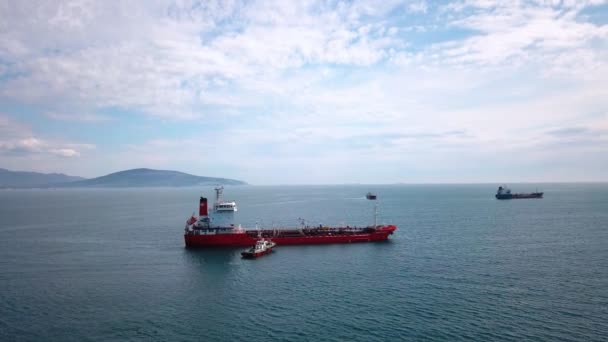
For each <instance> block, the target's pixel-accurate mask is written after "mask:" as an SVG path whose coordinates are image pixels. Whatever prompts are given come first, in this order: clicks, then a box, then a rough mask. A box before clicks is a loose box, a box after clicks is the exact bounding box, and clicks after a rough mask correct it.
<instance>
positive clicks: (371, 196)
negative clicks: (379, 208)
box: [365, 192, 377, 200]
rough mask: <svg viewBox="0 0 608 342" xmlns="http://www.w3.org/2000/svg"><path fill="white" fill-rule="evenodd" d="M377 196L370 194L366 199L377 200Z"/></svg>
mask: <svg viewBox="0 0 608 342" xmlns="http://www.w3.org/2000/svg"><path fill="white" fill-rule="evenodd" d="M376 197H377V196H376V194H374V193H371V192H368V193H367V195H365V198H367V199H368V200H375V199H376Z"/></svg>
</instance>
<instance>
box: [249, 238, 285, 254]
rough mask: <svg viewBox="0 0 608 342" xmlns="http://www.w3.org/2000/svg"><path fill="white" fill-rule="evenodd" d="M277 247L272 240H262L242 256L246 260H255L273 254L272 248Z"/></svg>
mask: <svg viewBox="0 0 608 342" xmlns="http://www.w3.org/2000/svg"><path fill="white" fill-rule="evenodd" d="M276 245H277V244H276V243H274V242H272V241H270V240H265V239H263V238H260V239H259V240H258V241H256V243H255V246H253V247H251V248H249V249H248V250H246V251H244V252H241V256H242V257H243V258H245V259H255V258H257V257H260V256H262V255H266V254H269V253H272V248H273V247H274V246H276Z"/></svg>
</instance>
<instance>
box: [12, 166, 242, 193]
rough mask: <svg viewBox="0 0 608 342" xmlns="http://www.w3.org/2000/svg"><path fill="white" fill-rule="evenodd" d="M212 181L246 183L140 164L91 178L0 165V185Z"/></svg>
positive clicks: (190, 183) (192, 183)
mask: <svg viewBox="0 0 608 342" xmlns="http://www.w3.org/2000/svg"><path fill="white" fill-rule="evenodd" d="M215 184H222V185H246V184H247V183H246V182H243V181H240V180H236V179H229V178H217V177H203V176H195V175H191V174H188V173H184V172H179V171H171V170H154V169H144V168H141V169H132V170H125V171H119V172H114V173H110V174H108V175H105V176H101V177H97V178H91V179H85V178H82V177H75V176H68V175H64V174H57V173H50V174H47V173H38V172H24V171H10V170H6V169H0V188H51V187H52V188H128V187H180V186H197V185H215Z"/></svg>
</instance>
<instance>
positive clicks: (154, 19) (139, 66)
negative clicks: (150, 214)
mask: <svg viewBox="0 0 608 342" xmlns="http://www.w3.org/2000/svg"><path fill="white" fill-rule="evenodd" d="M0 167H3V168H7V169H11V170H24V171H38V172H62V173H66V174H69V175H77V176H83V177H97V176H101V175H105V174H108V173H111V172H115V171H120V170H125V169H131V168H139V167H146V168H154V169H168V170H178V171H182V172H188V173H192V174H196V175H200V176H214V177H226V178H234V179H239V180H244V181H246V182H249V183H251V184H260V185H262V184H345V183H347V184H351V183H362V184H379V183H477V182H490V183H491V182H499V183H504V182H556V181H564V182H570V181H608V0H606V1H605V0H580V1H574V0H552V1H541V0H534V1H527V0H522V1H518V0H509V1H490V0H456V1H425V0H414V1H393V0H384V1H308V0H305V1H283V0H279V1H270V0H269V1H237V0H224V1H188V0H183V1H176V0H174V1H164V0H150V1H143V0H142V1H131V0H122V1H112V0H110V1H85V0H75V1H59V0H57V1H46V0H44V1H34V0H32V1H29V0H28V1H10V0H0Z"/></svg>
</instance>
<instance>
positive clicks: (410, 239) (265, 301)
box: [0, 184, 608, 341]
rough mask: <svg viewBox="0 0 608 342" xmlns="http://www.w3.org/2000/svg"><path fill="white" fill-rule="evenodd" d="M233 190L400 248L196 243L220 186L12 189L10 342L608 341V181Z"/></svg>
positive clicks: (7, 212)
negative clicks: (378, 227)
mask: <svg viewBox="0 0 608 342" xmlns="http://www.w3.org/2000/svg"><path fill="white" fill-rule="evenodd" d="M496 187H497V185H496V186H495V185H392V186H388V185H387V186H290V187H280V186H276V187H260V186H243V187H227V188H226V189H225V197H226V198H227V199H234V200H236V201H237V203H238V207H239V211H238V212H237V213H236V214H234V215H233V214H224V215H222V217H221V218H216V222H221V221H223V222H234V223H237V224H238V223H240V224H243V226H246V227H254V226H255V224H256V223H258V224H259V225H260V226H264V227H268V226H273V225H274V226H280V225H289V226H296V225H297V224H298V221H297V219H298V218H299V217H302V218H305V219H307V220H308V222H309V223H310V224H319V223H322V224H332V225H333V224H350V225H363V224H369V223H371V222H372V220H373V216H372V214H373V204H374V202H372V201H367V200H365V197H364V195H365V193H366V192H368V191H375V192H376V193H377V194H378V201H377V202H378V204H379V214H380V215H379V223H395V224H397V225H398V230H397V232H396V233H395V234H394V235H393V236H391V238H390V241H389V242H386V243H369V244H349V245H330V246H284V247H281V246H277V249H276V252H275V253H273V254H271V255H268V256H265V257H263V258H260V259H257V260H242V259H241V258H240V252H241V249H208V250H187V249H185V248H184V242H183V235H182V233H183V226H184V222H185V220H186V219H187V218H188V217H189V215H190V214H192V212H193V211H196V210H197V205H198V196H200V195H201V194H205V195H207V196H208V197H213V196H212V195H213V191H212V189H211V188H177V189H161V188H154V189H114V190H112V189H105V190H93V189H89V190H84V189H73V190H2V191H0V340H1V341H242V340H257V341H266V340H286V341H300V340H302V341H307V340H310V341H318V340H321V341H386V340H390V341H400V340H403V341H406V340H425V341H458V340H462V341H464V340H467V341H468V340H478V341H491V340H496V341H522V340H526V341H605V340H606V339H608V184H542V185H535V184H511V188H512V189H513V191H515V192H525V191H533V190H535V189H536V188H539V190H543V191H545V198H544V199H540V200H539V199H526V200H510V201H498V200H496V199H494V197H493V196H494V192H495V190H496Z"/></svg>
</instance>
